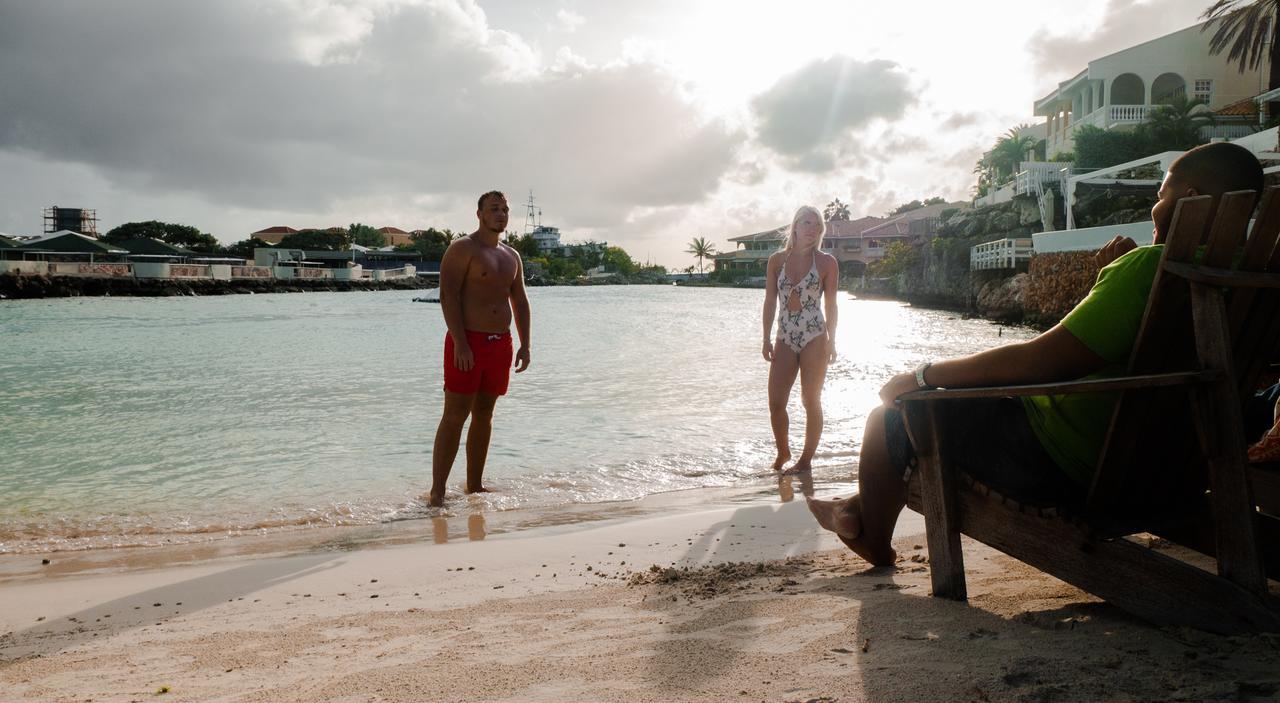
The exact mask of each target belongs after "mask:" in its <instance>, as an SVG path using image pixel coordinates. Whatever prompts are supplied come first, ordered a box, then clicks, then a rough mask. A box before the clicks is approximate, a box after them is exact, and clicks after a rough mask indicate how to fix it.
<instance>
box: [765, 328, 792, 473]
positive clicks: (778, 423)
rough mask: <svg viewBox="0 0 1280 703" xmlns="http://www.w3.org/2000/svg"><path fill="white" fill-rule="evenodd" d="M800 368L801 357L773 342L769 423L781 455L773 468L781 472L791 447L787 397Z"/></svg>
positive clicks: (782, 343)
mask: <svg viewBox="0 0 1280 703" xmlns="http://www.w3.org/2000/svg"><path fill="white" fill-rule="evenodd" d="M799 370H800V356H799V355H798V354H796V353H795V352H794V351H791V347H788V346H787V345H786V343H784V342H782V341H778V342H775V343H774V345H773V361H772V362H770V363H769V424H771V425H772V426H773V443H774V446H776V447H777V448H778V456H777V458H776V459H774V461H773V470H774V471H781V470H782V466H783V464H786V463H787V462H788V461H790V460H791V446H790V441H789V440H788V438H787V432H788V431H789V429H790V418H788V417H787V400H788V399H789V398H790V397H791V386H793V385H795V382H796V372H798V371H799Z"/></svg>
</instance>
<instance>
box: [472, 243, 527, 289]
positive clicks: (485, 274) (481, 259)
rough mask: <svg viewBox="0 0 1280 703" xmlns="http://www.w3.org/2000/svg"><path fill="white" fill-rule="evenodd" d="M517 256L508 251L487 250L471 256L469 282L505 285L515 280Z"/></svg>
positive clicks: (497, 285)
mask: <svg viewBox="0 0 1280 703" xmlns="http://www.w3.org/2000/svg"><path fill="white" fill-rule="evenodd" d="M517 270H518V266H517V264H516V258H515V256H514V255H513V254H511V253H510V252H507V251H502V250H496V251H485V252H481V253H479V254H477V255H475V256H473V257H472V258H471V265H470V266H468V267H467V282H468V283H474V284H479V285H483V286H496V287H505V286H507V285H510V284H511V282H512V281H514V280H515V277H516V272H517Z"/></svg>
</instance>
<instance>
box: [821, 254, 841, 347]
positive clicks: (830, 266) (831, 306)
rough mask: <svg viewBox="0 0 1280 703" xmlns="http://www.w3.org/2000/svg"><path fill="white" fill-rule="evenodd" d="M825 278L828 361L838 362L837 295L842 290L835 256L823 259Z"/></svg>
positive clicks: (824, 306) (838, 312) (823, 297)
mask: <svg viewBox="0 0 1280 703" xmlns="http://www.w3.org/2000/svg"><path fill="white" fill-rule="evenodd" d="M822 261H823V269H825V271H824V272H823V278H825V279H826V281H825V282H824V285H823V289H822V292H823V296H822V303H823V308H824V312H825V313H826V317H827V356H828V358H827V361H828V363H829V362H832V361H835V360H836V324H837V323H838V322H839V321H840V311H839V307H838V305H837V304H836V293H837V292H839V290H840V264H838V263H836V259H835V257H834V256H831V255H827V258H825V259H823V260H822Z"/></svg>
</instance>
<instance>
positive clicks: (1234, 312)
mask: <svg viewBox="0 0 1280 703" xmlns="http://www.w3.org/2000/svg"><path fill="white" fill-rule="evenodd" d="M1277 238H1280V188H1276V187H1272V188H1268V189H1267V191H1266V192H1265V193H1264V194H1263V201H1262V205H1261V207H1260V208H1259V211H1258V218H1257V220H1256V221H1255V222H1254V225H1253V232H1252V233H1250V236H1249V242H1248V243H1247V244H1246V246H1245V255H1244V260H1243V262H1242V263H1241V267H1242V268H1245V269H1247V270H1250V271H1258V270H1261V271H1266V272H1269V273H1272V274H1277V273H1280V246H1277V244H1276V242H1277ZM1259 261H1261V262H1262V263H1261V264H1259ZM1230 314H1231V329H1232V337H1231V339H1232V343H1233V346H1234V353H1235V362H1236V373H1237V375H1238V377H1239V378H1238V379H1237V384H1236V388H1237V389H1238V390H1239V391H1240V393H1241V394H1244V393H1249V392H1251V391H1252V390H1253V388H1254V386H1255V385H1256V384H1257V383H1258V380H1259V379H1260V378H1261V376H1262V374H1263V371H1264V368H1265V367H1266V365H1267V364H1269V363H1270V362H1273V361H1276V360H1277V358H1278V357H1280V353H1277V352H1276V344H1277V340H1280V319H1277V318H1278V317H1280V295H1277V294H1276V293H1274V292H1272V291H1261V290H1259V291H1238V292H1236V294H1235V297H1234V298H1233V299H1232V309H1231V313H1230Z"/></svg>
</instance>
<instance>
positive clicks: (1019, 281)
mask: <svg viewBox="0 0 1280 703" xmlns="http://www.w3.org/2000/svg"><path fill="white" fill-rule="evenodd" d="M1030 282H1031V277H1030V276H1028V275H1027V274H1025V273H1019V274H1016V275H1014V276H1012V277H1010V278H1004V279H997V280H993V281H989V282H988V283H986V284H985V285H983V286H982V289H981V290H980V291H978V300H977V305H978V314H980V315H982V316H983V317H986V318H989V319H992V320H998V321H1001V322H1007V323H1015V322H1020V321H1021V320H1022V314H1023V308H1024V302H1025V300H1026V294H1027V288H1028V286H1029V284H1030Z"/></svg>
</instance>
